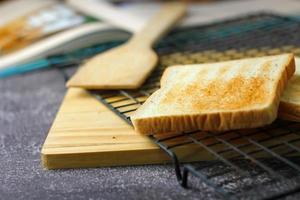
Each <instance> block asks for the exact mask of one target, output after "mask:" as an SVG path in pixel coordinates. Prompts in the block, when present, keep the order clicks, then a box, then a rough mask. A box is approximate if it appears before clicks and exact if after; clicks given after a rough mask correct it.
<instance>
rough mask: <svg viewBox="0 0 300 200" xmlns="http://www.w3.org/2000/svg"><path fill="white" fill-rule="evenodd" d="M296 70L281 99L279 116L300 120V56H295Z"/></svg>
mask: <svg viewBox="0 0 300 200" xmlns="http://www.w3.org/2000/svg"><path fill="white" fill-rule="evenodd" d="M295 64H296V71H295V74H294V75H293V77H292V78H291V79H290V80H289V82H288V85H287V88H286V89H285V90H284V92H283V95H282V97H281V100H280V105H279V111H278V117H279V118H281V119H285V120H292V121H299V122H300V58H297V57H296V58H295Z"/></svg>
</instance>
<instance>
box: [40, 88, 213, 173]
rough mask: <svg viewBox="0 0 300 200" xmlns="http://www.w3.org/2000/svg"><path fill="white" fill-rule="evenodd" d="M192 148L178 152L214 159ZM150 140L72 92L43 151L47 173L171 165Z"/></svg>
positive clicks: (88, 98)
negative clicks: (59, 169) (95, 168)
mask: <svg viewBox="0 0 300 200" xmlns="http://www.w3.org/2000/svg"><path fill="white" fill-rule="evenodd" d="M195 151H200V152H201V151H202V152H204V151H203V149H199V148H197V147H195V146H194V147H193V146H186V147H183V148H180V149H178V153H179V155H180V156H181V157H182V158H183V159H185V160H198V159H199V156H200V157H201V158H202V159H204V160H207V159H212V156H211V155H209V154H207V153H206V152H205V154H203V155H201V153H195ZM169 161H170V160H169V157H168V156H167V155H166V154H165V153H164V152H163V151H162V150H160V149H159V147H158V146H157V145H156V144H154V143H153V142H152V141H151V140H150V139H149V138H148V137H146V136H143V135H140V134H138V133H136V132H135V131H134V130H133V128H132V127H131V126H130V125H128V124H127V123H126V122H124V121H123V120H122V119H120V118H119V117H118V116H116V115H115V114H114V113H112V112H111V111H110V110H108V109H107V108H106V107H105V106H104V105H102V104H101V103H99V102H98V101H97V100H96V99H95V98H94V97H92V96H91V95H90V94H89V93H87V92H86V91H84V90H82V89H76V88H73V89H69V91H68V92H67V94H66V96H65V99H64V101H63V103H62V105H61V108H60V110H59V112H58V114H57V117H56V119H55V120H54V122H53V125H52V127H51V129H50V131H49V134H48V136H47V138H46V141H45V143H44V145H43V148H42V163H43V166H44V167H45V168H47V169H58V168H77V167H99V166H119V165H140V164H154V163H165V162H169Z"/></svg>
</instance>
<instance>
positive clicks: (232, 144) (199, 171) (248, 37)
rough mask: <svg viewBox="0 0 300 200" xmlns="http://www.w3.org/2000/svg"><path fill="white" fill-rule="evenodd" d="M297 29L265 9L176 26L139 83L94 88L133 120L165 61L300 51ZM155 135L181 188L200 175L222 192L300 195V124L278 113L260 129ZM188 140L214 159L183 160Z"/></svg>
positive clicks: (273, 196) (262, 196) (201, 60)
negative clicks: (114, 88) (131, 86)
mask: <svg viewBox="0 0 300 200" xmlns="http://www.w3.org/2000/svg"><path fill="white" fill-rule="evenodd" d="M299 35H300V23H299V22H298V21H297V20H295V19H292V18H288V17H281V16H276V15H273V14H265V13H262V14H255V15H251V16H245V17H241V18H236V19H233V20H227V21H224V22H220V23H214V24H210V25H205V26H198V27H190V28H185V29H181V30H177V31H174V32H172V33H170V34H169V35H168V36H166V37H165V38H164V40H163V41H162V42H160V43H159V44H158V45H157V47H156V51H157V52H158V53H159V55H160V58H161V59H160V64H159V66H158V67H157V68H156V70H155V71H154V72H153V74H152V75H151V77H150V78H149V79H148V80H147V81H146V82H145V84H144V85H143V86H142V87H141V88H140V89H138V90H119V91H91V93H92V94H93V95H95V97H96V98H97V99H99V100H100V101H101V102H102V103H103V104H105V105H106V106H107V107H108V108H110V109H111V110H112V111H113V112H114V113H116V114H117V115H118V116H120V117H121V118H122V119H123V120H125V121H126V122H127V123H128V124H131V121H130V115H131V114H132V113H133V112H134V111H135V110H136V109H137V108H138V107H139V106H140V105H141V104H142V103H143V102H144V101H145V100H146V99H147V97H148V96H149V95H151V94H152V93H153V92H154V91H155V90H157V89H158V88H159V80H160V76H161V74H162V72H163V71H164V69H165V68H166V67H167V66H169V65H172V64H190V63H204V62H214V61H219V60H229V59H237V58H242V57H249V56H259V55H270V54H277V53H281V52H294V53H295V54H298V55H300V36H299ZM150 138H151V139H152V140H153V142H155V143H156V144H157V145H158V146H160V148H161V149H162V150H164V151H165V152H166V153H167V154H168V155H169V156H170V158H171V159H172V161H173V163H174V167H175V173H176V177H177V180H178V181H179V183H180V184H181V185H182V186H183V187H187V186H188V185H189V186H193V185H194V186H195V185H197V180H200V183H205V184H206V185H208V186H211V188H212V189H213V191H214V194H216V198H225V199H241V198H243V199H278V198H283V197H286V196H289V197H290V198H293V197H295V198H297V197H298V198H299V194H298V192H299V191H300V159H299V158H300V157H299V155H300V124H299V123H296V122H288V121H282V120H277V121H276V122H275V123H273V124H271V125H269V126H267V127H263V128H258V129H249V130H240V131H228V132H225V133H212V132H204V131H196V132H189V133H178V134H172V135H159V136H158V135H152V136H150ZM184 146H188V147H189V146H193V147H197V148H198V150H199V151H202V152H203V151H205V152H206V154H207V155H210V156H211V159H210V160H211V161H206V162H193V163H188V164H185V162H184V158H181V157H180V155H178V154H177V152H176V149H178V148H182V147H184ZM193 154H196V153H194V152H193ZM198 159H199V158H198ZM200 159H201V158H200ZM191 175H192V176H191ZM189 177H191V178H189ZM193 177H194V178H195V177H197V178H198V179H197V180H195V179H194V178H193ZM188 182H189V184H188ZM191 183H192V184H191ZM295 195H296V196H295Z"/></svg>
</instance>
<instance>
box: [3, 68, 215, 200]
mask: <svg viewBox="0 0 300 200" xmlns="http://www.w3.org/2000/svg"><path fill="white" fill-rule="evenodd" d="M65 91H66V89H65V87H64V79H63V76H62V74H61V73H60V72H59V71H58V70H55V69H54V70H53V69H52V70H44V71H40V72H34V73H31V74H26V75H23V76H16V77H12V78H7V79H3V80H0V94H1V100H0V199H6V200H8V199H65V198H72V199H157V198H164V199H173V198H175V199H181V198H182V199H183V198H184V199H186V198H188V199H193V198H194V199H198V198H199V197H201V196H202V197H204V196H205V195H211V193H205V191H203V192H199V191H198V190H185V189H182V188H181V187H180V186H179V185H178V183H177V181H176V178H175V175H174V171H173V168H172V166H171V165H154V166H136V167H114V168H98V169H76V170H73V169H72V170H50V171H48V170H44V169H43V168H42V165H41V160H40V150H41V146H42V144H43V142H44V140H45V138H46V136H47V133H48V130H49V128H50V126H51V123H52V121H53V119H54V117H55V114H56V112H57V110H58V108H59V106H60V103H61V101H62V99H63V96H64V94H65Z"/></svg>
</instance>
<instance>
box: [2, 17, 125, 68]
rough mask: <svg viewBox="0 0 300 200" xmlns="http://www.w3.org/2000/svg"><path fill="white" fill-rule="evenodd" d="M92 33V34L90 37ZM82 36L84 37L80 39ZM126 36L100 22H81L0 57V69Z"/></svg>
mask: <svg viewBox="0 0 300 200" xmlns="http://www.w3.org/2000/svg"><path fill="white" fill-rule="evenodd" d="M92 35H94V36H93V37H92ZM82 37H85V38H84V39H82ZM125 38H128V34H125V33H124V32H123V33H122V32H121V31H120V30H118V29H116V28H114V27H112V26H110V25H108V24H104V23H101V22H97V23H88V24H83V25H81V26H79V27H75V28H72V29H70V30H66V31H63V32H61V33H57V34H55V35H53V36H49V37H47V38H45V39H43V40H41V41H38V42H35V43H34V44H32V45H30V46H28V47H25V48H23V49H21V50H19V51H17V52H15V53H11V54H8V55H5V56H2V57H0V69H1V68H5V67H9V66H13V65H18V64H21V63H25V62H29V61H31V60H34V59H39V58H42V57H45V56H47V55H51V54H54V53H57V52H64V51H67V50H72V49H77V48H82V47H86V46H89V45H93V44H96V43H100V42H106V41H112V40H116V39H125Z"/></svg>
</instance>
